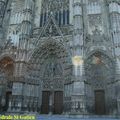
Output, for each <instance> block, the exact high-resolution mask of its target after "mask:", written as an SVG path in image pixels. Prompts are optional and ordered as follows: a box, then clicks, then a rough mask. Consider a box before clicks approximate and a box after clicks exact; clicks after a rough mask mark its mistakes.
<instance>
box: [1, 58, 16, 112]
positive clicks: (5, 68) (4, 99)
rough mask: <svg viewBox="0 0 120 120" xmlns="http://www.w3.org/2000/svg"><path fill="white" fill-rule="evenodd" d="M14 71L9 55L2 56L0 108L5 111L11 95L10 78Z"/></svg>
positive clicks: (11, 78)
mask: <svg viewBox="0 0 120 120" xmlns="http://www.w3.org/2000/svg"><path fill="white" fill-rule="evenodd" d="M13 72H14V61H13V59H11V58H10V57H7V56H6V57H4V58H2V59H1V60H0V76H1V77H0V87H1V88H0V89H1V90H0V91H2V92H1V100H0V101H1V108H2V111H7V110H8V108H9V101H10V99H11V95H12V80H13Z"/></svg>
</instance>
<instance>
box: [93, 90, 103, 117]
mask: <svg viewBox="0 0 120 120" xmlns="http://www.w3.org/2000/svg"><path fill="white" fill-rule="evenodd" d="M95 112H96V114H97V115H104V114H105V92H104V90H97V91H95Z"/></svg>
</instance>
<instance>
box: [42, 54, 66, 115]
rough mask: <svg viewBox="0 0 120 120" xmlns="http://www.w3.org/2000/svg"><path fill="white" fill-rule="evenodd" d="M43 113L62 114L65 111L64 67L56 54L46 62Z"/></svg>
mask: <svg viewBox="0 0 120 120" xmlns="http://www.w3.org/2000/svg"><path fill="white" fill-rule="evenodd" d="M43 68H45V69H44V74H43V92H42V107H41V112H42V113H44V114H45V113H46V114H48V113H50V112H51V113H54V114H61V113H62V111H63V85H64V81H63V68H62V65H61V63H60V62H59V59H58V58H57V56H56V55H53V54H51V55H50V56H49V58H48V59H47V60H46V62H45V63H44V67H43Z"/></svg>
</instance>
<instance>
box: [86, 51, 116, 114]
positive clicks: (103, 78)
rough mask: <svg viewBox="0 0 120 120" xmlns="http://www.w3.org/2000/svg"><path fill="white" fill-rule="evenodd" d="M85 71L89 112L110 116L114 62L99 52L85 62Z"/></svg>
mask: <svg viewBox="0 0 120 120" xmlns="http://www.w3.org/2000/svg"><path fill="white" fill-rule="evenodd" d="M85 71H86V79H87V81H86V96H87V109H88V111H89V112H90V113H94V114H97V115H105V114H108V113H109V107H110V106H112V102H113V101H112V100H113V99H114V86H113V84H112V82H114V73H115V68H114V62H113V61H112V60H111V58H110V57H108V56H107V55H105V54H104V53H102V52H99V51H97V52H95V53H93V54H92V55H90V56H89V57H88V59H87V60H86V61H85ZM110 89H112V90H113V91H112V92H111V90H110Z"/></svg>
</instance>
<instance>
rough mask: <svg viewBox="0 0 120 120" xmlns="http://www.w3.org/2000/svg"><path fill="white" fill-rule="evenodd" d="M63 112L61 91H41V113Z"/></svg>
mask: <svg viewBox="0 0 120 120" xmlns="http://www.w3.org/2000/svg"><path fill="white" fill-rule="evenodd" d="M62 112H63V92H62V91H54V92H50V91H43V92H42V106H41V113H42V114H49V113H52V114H62Z"/></svg>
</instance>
